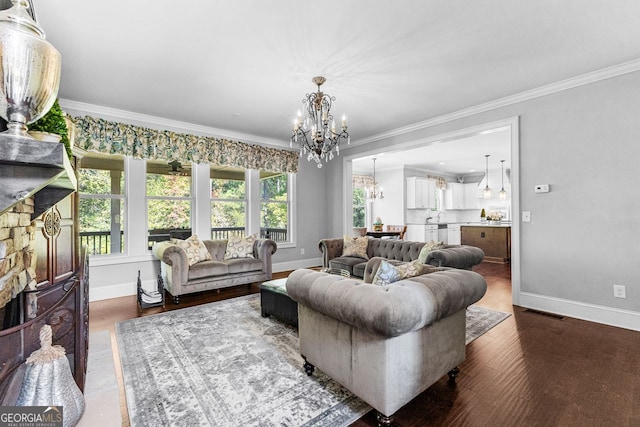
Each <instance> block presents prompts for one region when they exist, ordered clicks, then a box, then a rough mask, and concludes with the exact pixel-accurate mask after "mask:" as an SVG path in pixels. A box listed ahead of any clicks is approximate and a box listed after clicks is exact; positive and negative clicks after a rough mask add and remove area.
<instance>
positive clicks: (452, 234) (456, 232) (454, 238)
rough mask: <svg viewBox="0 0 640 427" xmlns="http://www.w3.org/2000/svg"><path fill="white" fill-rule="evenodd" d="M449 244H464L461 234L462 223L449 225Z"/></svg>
mask: <svg viewBox="0 0 640 427" xmlns="http://www.w3.org/2000/svg"><path fill="white" fill-rule="evenodd" d="M447 244H449V245H460V244H462V239H461V235H460V224H449V225H447Z"/></svg>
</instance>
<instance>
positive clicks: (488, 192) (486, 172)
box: [482, 154, 491, 199]
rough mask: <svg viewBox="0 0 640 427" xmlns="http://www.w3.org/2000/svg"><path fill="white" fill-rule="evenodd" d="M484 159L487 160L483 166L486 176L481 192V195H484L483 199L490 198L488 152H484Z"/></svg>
mask: <svg viewBox="0 0 640 427" xmlns="http://www.w3.org/2000/svg"><path fill="white" fill-rule="evenodd" d="M484 157H485V159H486V161H487V166H486V168H485V174H484V175H485V177H486V178H487V185H486V187H484V191H483V192H482V195H483V196H484V198H485V199H490V198H491V188H489V154H485V155H484Z"/></svg>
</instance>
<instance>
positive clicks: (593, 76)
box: [343, 59, 640, 150]
mask: <svg viewBox="0 0 640 427" xmlns="http://www.w3.org/2000/svg"><path fill="white" fill-rule="evenodd" d="M636 71H640V59H635V60H633V61H629V62H625V63H622V64H618V65H614V66H612V67H607V68H603V69H601V70H597V71H593V72H590V73H586V74H582V75H580V76H576V77H571V78H569V79H566V80H561V81H559V82H556V83H551V84H548V85H545V86H540V87H538V88H535V89H531V90H527V91H524V92H520V93H516V94H514V95H509V96H505V97H503V98H498V99H496V100H493V101H489V102H486V103H484V104H479V105H476V106H473V107H469V108H465V109H462V110H458V111H456V112H453V113H450V114H445V115H442V116H439V117H434V118H432V119H428V120H425V121H422V122H418V123H414V124H412V125H408V126H404V127H401V128H397V129H394V130H390V131H388V132H383V133H380V134H377V135H373V136H370V137H367V138H363V139H360V140H357V141H351V145H350V146H349V147H344V148H343V150H348V149H349V148H353V147H357V146H359V145H363V144H368V143H371V142H375V141H380V140H383V139H387V138H393V137H396V136H399V135H403V134H406V133H409V132H414V131H418V130H421V129H426V128H429V127H432V126H436V125H439V124H442V123H447V122H451V121H453V120H458V119H462V118H464V117H469V116H472V115H475V114H479V113H484V112H487V111H491V110H495V109H497V108H501V107H506V106H509V105H512V104H517V103H519V102H523V101H528V100H531V99H535V98H539V97H541V96H546V95H551V94H554V93H558V92H562V91H565V90H568V89H573V88H576V87H579V86H584V85H588V84H591V83H595V82H597V81H600V80H605V79H610V78H612V77H617V76H620V75H623V74H628V73H633V72H636Z"/></svg>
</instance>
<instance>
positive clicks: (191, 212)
mask: <svg viewBox="0 0 640 427" xmlns="http://www.w3.org/2000/svg"><path fill="white" fill-rule="evenodd" d="M148 166H149V161H145V166H144V177H145V179H144V194H145V224H144V225H145V227H144V228H145V235H146V237H147V244H148V240H149V236H150V234H149V201H150V200H167V201H188V202H189V229H190V230H191V233H192V234H193V233H194V219H195V218H194V217H195V199H196V197H195V185H194V181H193V173H191V172H190V174H189V176H188V178H189V196H188V197H187V196H150V195H149V194H148V192H147V176H148V175H149V174H152V175H158V174H156V173H153V172H149V167H148ZM191 171H193V165H191ZM147 251H148V252H149V253H150V252H151V248H148V249H147Z"/></svg>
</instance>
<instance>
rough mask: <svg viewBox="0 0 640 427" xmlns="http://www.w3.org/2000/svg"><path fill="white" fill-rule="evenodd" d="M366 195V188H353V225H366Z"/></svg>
mask: <svg viewBox="0 0 640 427" xmlns="http://www.w3.org/2000/svg"><path fill="white" fill-rule="evenodd" d="M365 202H366V197H365V191H364V188H354V189H353V226H354V227H366V203H365Z"/></svg>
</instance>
